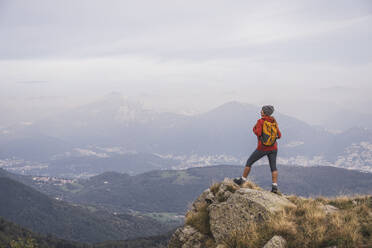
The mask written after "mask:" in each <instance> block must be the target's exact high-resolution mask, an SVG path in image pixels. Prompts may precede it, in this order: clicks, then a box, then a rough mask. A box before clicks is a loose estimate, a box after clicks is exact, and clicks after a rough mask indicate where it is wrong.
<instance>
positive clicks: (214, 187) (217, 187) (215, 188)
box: [209, 183, 221, 195]
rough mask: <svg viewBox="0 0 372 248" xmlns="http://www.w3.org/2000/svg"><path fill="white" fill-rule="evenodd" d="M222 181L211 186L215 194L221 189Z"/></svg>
mask: <svg viewBox="0 0 372 248" xmlns="http://www.w3.org/2000/svg"><path fill="white" fill-rule="evenodd" d="M220 186H221V183H214V184H212V186H210V187H209V190H210V191H211V192H212V193H213V195H216V194H217V192H218V190H219V189H220Z"/></svg>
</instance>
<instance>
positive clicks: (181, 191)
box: [0, 165, 372, 219]
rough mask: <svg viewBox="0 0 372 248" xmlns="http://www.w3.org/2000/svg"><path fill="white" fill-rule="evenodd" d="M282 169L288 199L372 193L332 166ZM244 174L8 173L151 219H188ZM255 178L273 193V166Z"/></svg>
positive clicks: (64, 195)
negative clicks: (216, 188)
mask: <svg viewBox="0 0 372 248" xmlns="http://www.w3.org/2000/svg"><path fill="white" fill-rule="evenodd" d="M278 168H279V186H280V189H281V191H282V192H283V193H285V194H295V195H299V196H306V197H307V196H312V197H317V196H339V195H354V194H372V184H371V182H372V174H371V173H363V172H358V171H353V170H346V169H341V168H335V167H329V166H320V167H302V166H286V165H278ZM242 170H243V167H241V166H232V165H220V166H210V167H203V168H190V169H187V170H158V171H151V172H146V173H143V174H139V175H135V176H130V175H128V174H122V173H117V172H105V173H103V174H100V175H98V176H94V177H91V178H89V179H78V180H68V181H66V182H61V181H58V180H51V179H50V180H45V178H37V177H34V178H32V177H30V176H20V175H14V174H10V173H8V172H5V171H4V170H3V171H2V172H3V175H4V174H5V173H6V174H7V176H8V177H9V176H10V177H13V179H15V180H18V181H21V182H23V183H25V184H27V185H29V186H31V187H33V188H34V189H37V190H39V191H41V192H43V193H45V194H47V195H49V196H50V197H52V198H58V199H63V200H65V201H68V202H71V203H73V204H78V205H90V206H95V207H96V208H99V209H104V210H107V211H110V212H119V213H133V212H139V213H148V214H152V215H150V216H154V214H155V215H156V214H159V213H169V214H172V215H173V216H174V217H176V216H177V215H183V214H184V213H185V211H186V208H187V206H188V203H190V202H192V201H193V200H195V197H197V196H198V195H199V194H200V193H201V192H202V191H203V190H204V189H205V188H207V187H209V186H210V185H212V184H213V182H216V181H221V180H223V179H224V178H225V177H228V178H233V177H237V176H240V175H241V173H242ZM0 175H1V171H0ZM249 179H250V180H252V181H254V182H255V183H257V184H258V185H259V186H261V187H262V188H264V189H269V188H270V187H271V174H270V169H269V167H268V165H257V166H254V167H253V169H252V173H251V174H250V176H249ZM170 219H172V218H170ZM173 219H175V218H173Z"/></svg>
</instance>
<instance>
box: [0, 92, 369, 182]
mask: <svg viewBox="0 0 372 248" xmlns="http://www.w3.org/2000/svg"><path fill="white" fill-rule="evenodd" d="M259 112H260V108H259V107H258V106H255V105H250V104H244V103H239V102H228V103H225V104H223V105H221V106H219V107H217V108H215V109H213V110H211V111H208V112H206V113H202V114H197V115H192V116H186V115H179V114H173V113H158V112H155V111H152V110H148V109H145V108H144V107H142V106H141V105H140V104H136V103H133V102H129V101H126V100H125V99H123V98H122V96H121V95H117V94H111V95H109V96H107V97H105V98H104V99H102V100H101V101H97V102H94V103H91V104H87V105H84V106H81V107H78V108H75V109H71V110H70V111H68V112H64V113H58V114H56V115H54V116H50V117H49V118H46V119H43V120H40V121H37V122H34V123H30V124H28V125H19V126H14V127H9V128H8V129H7V130H6V132H5V133H4V132H2V133H1V136H0V138H1V142H0V159H1V160H0V166H1V167H7V168H8V169H14V171H18V172H21V173H26V174H38V175H47V176H58V175H65V176H66V177H67V176H68V177H71V176H74V175H79V176H84V175H82V174H81V173H79V170H80V171H82V170H84V169H87V168H88V167H89V168H95V169H92V170H91V171H89V172H87V173H89V175H92V174H95V175H97V174H99V173H101V172H103V171H102V170H101V168H104V170H105V171H110V170H113V171H118V172H125V173H130V174H138V173H142V172H144V171H145V170H148V171H149V170H154V169H159V167H157V166H152V165H153V164H157V165H159V164H163V165H164V167H163V169H168V168H188V167H193V166H205V165H215V164H221V163H228V164H231V163H233V164H243V163H244V160H245V159H246V158H247V157H248V156H249V154H250V153H251V152H252V151H253V150H254V149H255V147H256V142H257V138H256V137H255V136H254V135H253V133H252V127H253V126H254V124H255V123H256V121H257V119H258V118H260V116H259ZM274 116H275V118H276V119H277V121H278V123H279V127H280V129H281V131H282V133H283V137H282V139H280V140H279V141H278V143H279V154H278V156H279V161H280V163H282V164H288V165H303V166H318V165H328V166H336V167H342V168H350V169H356V170H364V171H372V131H371V130H369V129H367V128H365V127H361V126H360V123H361V122H360V121H358V120H355V127H353V128H350V129H348V130H346V131H344V132H342V133H337V132H332V130H331V131H330V130H328V129H326V128H322V127H319V126H311V125H309V124H307V123H305V122H303V121H301V120H299V119H296V118H294V117H291V116H288V115H285V114H282V113H280V112H275V113H274ZM108 151H110V152H108ZM128 151H130V152H129V153H128ZM133 154H137V155H136V156H138V157H141V158H138V159H139V160H141V163H142V164H146V166H143V169H139V170H136V169H134V168H137V167H138V166H134V168H133V166H132V167H131V165H132V164H133V163H135V162H133V159H132V158H129V157H131V156H132V157H133V156H134V155H133ZM138 154H139V155H138ZM128 160H130V162H128ZM154 160H155V162H154ZM156 160H157V161H156ZM137 164H138V163H137ZM105 165H110V166H107V167H106V168H105ZM16 168H18V169H16ZM73 169H76V171H74V170H73ZM60 173H61V174H60Z"/></svg>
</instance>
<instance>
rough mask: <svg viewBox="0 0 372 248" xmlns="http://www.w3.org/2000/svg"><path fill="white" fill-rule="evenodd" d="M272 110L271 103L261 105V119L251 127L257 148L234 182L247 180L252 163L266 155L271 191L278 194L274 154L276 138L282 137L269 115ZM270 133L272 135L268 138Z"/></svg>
mask: <svg viewBox="0 0 372 248" xmlns="http://www.w3.org/2000/svg"><path fill="white" fill-rule="evenodd" d="M273 112H274V107H273V106H271V105H266V106H263V107H262V110H261V119H259V120H258V121H257V123H256V125H255V126H254V127H253V133H254V134H255V135H256V136H257V141H258V144H257V149H256V150H255V151H254V152H253V153H252V154H251V156H250V157H249V158H248V160H247V163H246V165H245V169H244V172H243V176H242V177H240V178H236V179H234V182H235V183H237V184H238V185H241V184H243V183H244V182H245V181H246V180H247V177H248V175H249V172H250V171H251V167H252V165H253V164H254V163H255V162H256V161H257V160H259V159H260V158H262V157H263V156H265V155H266V156H267V157H268V159H269V164H270V169H271V175H272V189H271V192H273V193H276V194H280V192H279V190H278V170H277V168H276V156H277V153H278V144H277V142H276V139H280V138H281V137H282V134H281V132H280V131H279V127H278V123H277V122H276V120H275V118H274V117H273V116H271V115H272V114H273ZM270 134H271V135H274V136H272V137H271V138H268V136H270ZM270 139H271V140H270ZM270 141H271V142H270Z"/></svg>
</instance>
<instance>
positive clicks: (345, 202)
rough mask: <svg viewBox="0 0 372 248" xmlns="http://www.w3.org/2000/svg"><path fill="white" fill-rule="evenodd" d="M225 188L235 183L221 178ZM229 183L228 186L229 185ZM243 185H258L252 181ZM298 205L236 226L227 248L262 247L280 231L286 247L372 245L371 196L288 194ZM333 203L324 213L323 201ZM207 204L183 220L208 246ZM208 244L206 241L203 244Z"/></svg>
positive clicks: (217, 185)
mask: <svg viewBox="0 0 372 248" xmlns="http://www.w3.org/2000/svg"><path fill="white" fill-rule="evenodd" d="M221 185H222V184H221V183H214V184H213V185H211V187H210V190H211V192H212V193H213V194H214V195H215V196H216V197H218V194H219V193H221V191H223V190H221V188H220V187H221ZM223 185H224V186H223V187H226V188H225V190H228V191H231V192H235V191H236V189H237V187H236V185H235V184H234V183H233V182H232V184H231V185H230V184H229V183H226V182H224V184H223ZM230 186H231V187H230ZM242 187H246V188H251V189H257V190H260V188H259V187H258V186H257V185H255V184H254V183H252V182H246V183H245V184H244V185H243V186H242ZM286 198H287V199H288V200H289V201H291V202H293V203H294V204H295V205H296V206H297V208H287V209H284V210H283V211H282V212H279V213H277V214H276V215H275V216H273V217H272V218H271V219H270V220H269V221H266V222H263V223H260V224H252V225H250V226H249V228H248V229H245V230H238V231H235V232H233V233H231V235H230V236H229V237H228V238H226V239H225V240H224V245H225V246H226V247H229V248H243V247H250V248H254V247H257V248H261V247H263V246H264V245H265V244H266V243H267V241H269V240H270V239H271V238H272V237H273V236H275V235H280V236H282V237H283V238H285V239H286V240H287V243H288V244H287V247H288V248H292V247H293V248H294V247H309V248H319V247H320V248H321V247H330V246H337V247H338V248H356V247H360V248H371V247H372V196H356V197H346V196H343V197H337V198H325V197H319V198H316V199H312V198H302V197H297V196H287V197H286ZM327 204H329V205H332V206H335V207H337V208H338V209H339V210H338V211H335V212H332V213H327V212H326V211H325V210H324V205H327ZM207 207H208V205H207V204H202V205H200V206H199V207H198V209H197V212H196V213H195V212H189V213H188V214H187V215H186V224H189V225H191V226H193V227H195V228H196V229H197V230H199V231H200V232H201V233H203V234H206V235H208V236H209V237H210V240H209V241H208V246H206V247H208V248H209V247H214V246H215V244H214V242H213V237H212V234H211V232H210V226H209V213H208V209H207ZM206 245H207V244H206Z"/></svg>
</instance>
